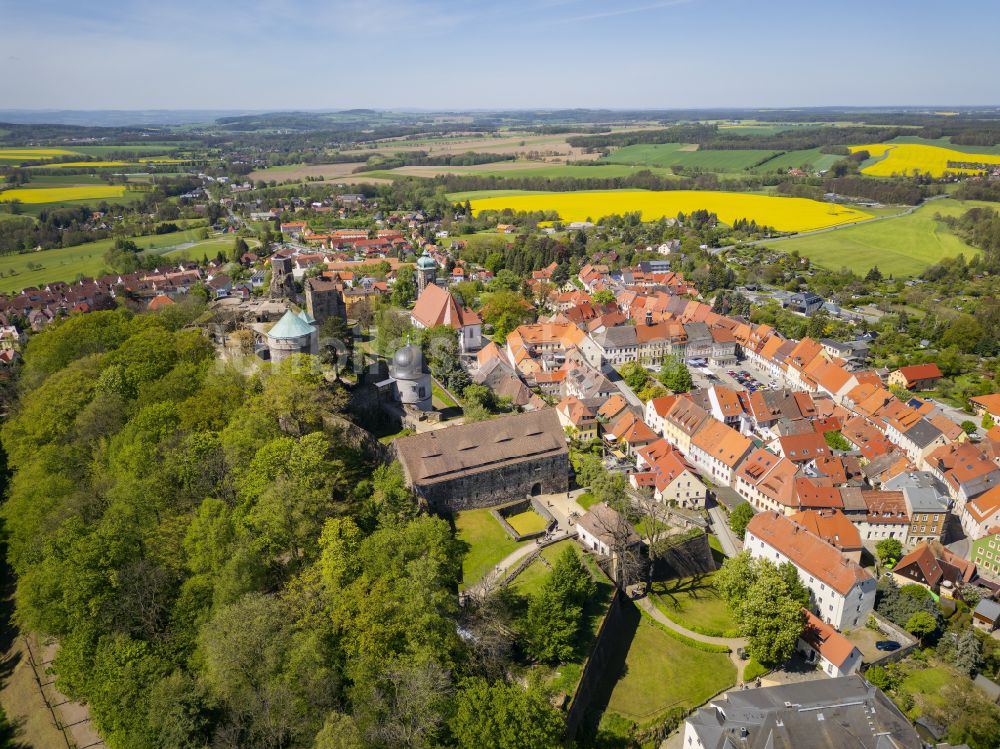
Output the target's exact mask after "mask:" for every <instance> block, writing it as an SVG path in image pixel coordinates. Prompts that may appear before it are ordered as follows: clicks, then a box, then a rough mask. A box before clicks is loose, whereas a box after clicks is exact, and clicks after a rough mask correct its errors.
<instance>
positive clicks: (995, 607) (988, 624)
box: [972, 598, 1000, 632]
mask: <svg viewBox="0 0 1000 749" xmlns="http://www.w3.org/2000/svg"><path fill="white" fill-rule="evenodd" d="M972 626H974V627H976V629H981V630H982V631H983V632H992V631H994V630H995V629H996V628H997V627H1000V603H997V602H996V601H994V600H992V599H990V598H983V599H982V600H981V601H980V602H979V603H977V604H976V608H974V609H973V610H972Z"/></svg>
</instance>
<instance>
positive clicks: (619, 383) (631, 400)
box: [601, 363, 645, 412]
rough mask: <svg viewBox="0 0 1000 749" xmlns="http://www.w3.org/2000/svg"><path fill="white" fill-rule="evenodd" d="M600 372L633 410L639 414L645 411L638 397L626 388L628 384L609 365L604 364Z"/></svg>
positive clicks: (630, 389)
mask: <svg viewBox="0 0 1000 749" xmlns="http://www.w3.org/2000/svg"><path fill="white" fill-rule="evenodd" d="M601 372H602V373H603V374H604V376H605V377H607V378H608V379H609V380H611V382H612V384H614V386H615V387H616V388H618V392H620V393H621V394H622V397H623V398H624V399H625V400H626V401H627V402H628V404H629V405H630V406H632V407H633V408H638V409H639V411H640V412H642V411H644V410H645V405H644V404H643V402H642V401H641V400H640V399H639V396H638V395H636V394H635V393H634V392H632V388H630V387H629V386H628V383H626V382H625V380H623V379H622V376H621V375H620V374H618V370H616V369H615V368H614V367H612V366H611V365H610V364H607V363H605V364H604V366H603V367H601Z"/></svg>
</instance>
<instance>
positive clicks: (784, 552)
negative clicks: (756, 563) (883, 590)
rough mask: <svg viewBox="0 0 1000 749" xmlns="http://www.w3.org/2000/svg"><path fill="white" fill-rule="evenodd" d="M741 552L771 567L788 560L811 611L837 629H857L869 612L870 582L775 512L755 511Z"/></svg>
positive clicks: (872, 598)
mask: <svg viewBox="0 0 1000 749" xmlns="http://www.w3.org/2000/svg"><path fill="white" fill-rule="evenodd" d="M743 548H744V549H747V550H748V551H749V552H750V555H751V556H753V557H755V558H757V559H767V560H769V561H771V562H773V563H774V564H776V565H781V564H784V563H785V562H791V563H792V565H793V566H794V567H795V569H796V570H798V573H799V580H801V581H802V584H803V585H805V586H806V587H807V588H809V591H810V592H811V593H812V596H811V598H812V607H813V610H814V611H815V612H816V614H817V615H818V616H819V618H820V619H822V620H823V621H824V622H826V623H827V624H832V625H833V626H834V627H836V628H837V629H839V630H844V629H849V628H852V627H857V626H859V625H861V624H864V622H865V621H866V620H867V619H868V614H869V613H870V612H871V610H872V609H873V608H875V578H874V577H872V576H871V574H869V573H868V572H867V571H866V570H865V569H864V568H863V567H862V566H861V565H859V564H857V563H856V562H852V561H851V560H850V559H848V558H847V557H846V556H844V555H843V554H842V553H841V552H840V551H839V550H838V549H837V548H836V547H835V546H833V545H832V544H829V543H827V542H826V541H824V540H823V539H822V538H820V537H819V536H816V535H813V534H812V533H810V532H809V531H808V530H806V529H805V528H804V527H803V526H801V525H799V524H798V523H796V522H794V521H793V520H790V519H789V518H787V517H785V516H784V515H781V514H779V513H777V512H760V513H757V514H756V515H754V516H753V518H751V520H750V522H749V523H748V524H747V530H746V536H745V538H744V541H743Z"/></svg>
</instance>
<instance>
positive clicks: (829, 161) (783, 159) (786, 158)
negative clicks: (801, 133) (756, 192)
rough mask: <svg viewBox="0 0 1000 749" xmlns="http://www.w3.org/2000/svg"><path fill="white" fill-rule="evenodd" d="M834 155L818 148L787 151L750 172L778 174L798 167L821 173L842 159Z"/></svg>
mask: <svg viewBox="0 0 1000 749" xmlns="http://www.w3.org/2000/svg"><path fill="white" fill-rule="evenodd" d="M842 158H843V156H838V155H836V154H832V153H820V150H819V149H818V148H807V149H804V150H801V151H787V152H785V153H783V154H781V155H780V156H775V157H774V158H773V159H770V160H768V161H765V162H764V163H763V164H761V165H759V166H755V167H753V168H752V169H751V170H750V171H751V172H754V173H758V174H762V173H764V172H776V171H778V170H779V169H795V168H796V167H798V168H802V169H805V170H806V171H815V172H821V171H824V170H826V169H829V168H830V167H831V166H833V164H834V162H836V161H838V160H839V159H842Z"/></svg>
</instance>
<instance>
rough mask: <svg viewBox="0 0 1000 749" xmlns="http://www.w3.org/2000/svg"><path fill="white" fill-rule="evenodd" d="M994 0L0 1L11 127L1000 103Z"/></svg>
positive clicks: (1, 73)
mask: <svg viewBox="0 0 1000 749" xmlns="http://www.w3.org/2000/svg"><path fill="white" fill-rule="evenodd" d="M998 27H1000V1H998V0H956V1H954V2H951V3H947V4H941V3H939V2H935V3H933V4H932V3H931V2H929V1H928V0H905V1H904V0H867V1H866V2H859V1H857V0H837V2H819V1H818V0H794V1H792V0H610V1H609V0H499V1H497V0H493V2H480V1H479V0H310V1H308V2H307V1H306V0H240V1H239V2H235V1H227V2H224V1H222V0H159V1H157V2H152V1H150V2H137V1H132V2H128V1H126V0H92V1H91V2H79V0H0V108H4V109H253V110H292V109H294V110H310V109H311V110H325V109H346V108H355V107H370V108H382V109H391V108H423V109H514V108H545V109H557V108H567V107H586V108H605V107H606V108H613V109H623V108H639V109H670V108H695V107H807V106H824V105H828V106H847V105H858V106H873V105H875V106H877V105H946V104H950V105H979V104H984V105H989V104H1000V54H997V52H996V48H995V45H993V44H992V43H991V42H989V41H988V40H980V39H982V38H981V37H980V39H977V36H978V35H977V34H976V33H973V34H969V33H968V32H969V30H970V29H971V30H976V29H980V30H983V29H991V28H992V29H996V28H998Z"/></svg>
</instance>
